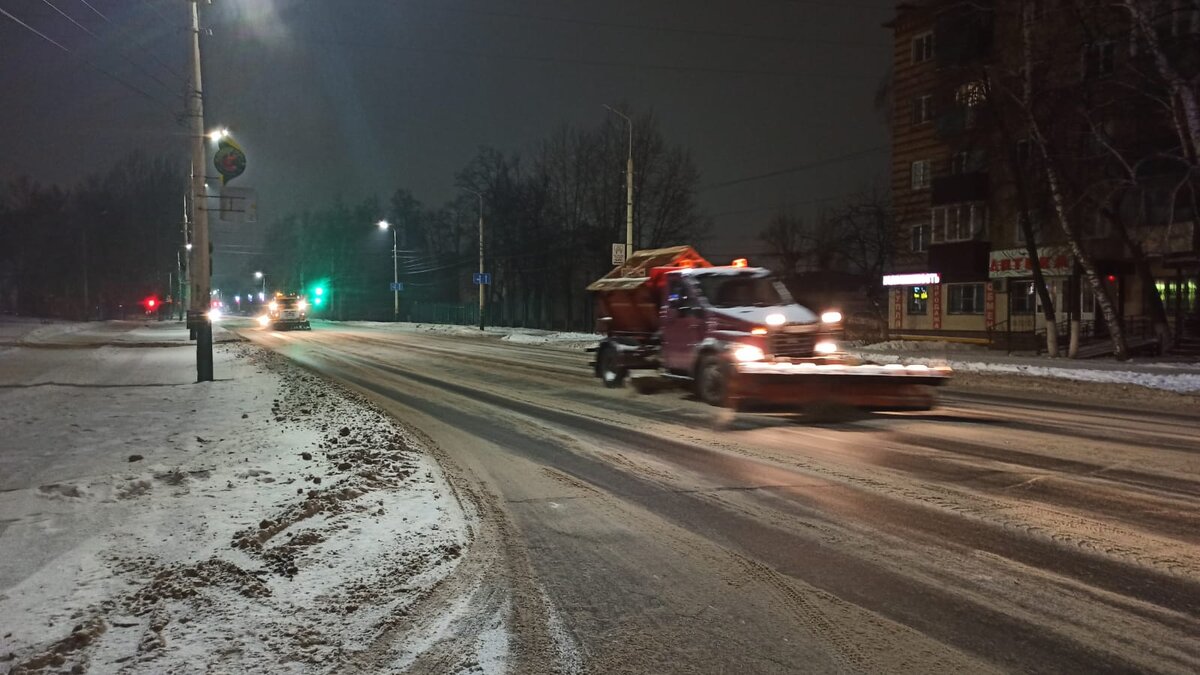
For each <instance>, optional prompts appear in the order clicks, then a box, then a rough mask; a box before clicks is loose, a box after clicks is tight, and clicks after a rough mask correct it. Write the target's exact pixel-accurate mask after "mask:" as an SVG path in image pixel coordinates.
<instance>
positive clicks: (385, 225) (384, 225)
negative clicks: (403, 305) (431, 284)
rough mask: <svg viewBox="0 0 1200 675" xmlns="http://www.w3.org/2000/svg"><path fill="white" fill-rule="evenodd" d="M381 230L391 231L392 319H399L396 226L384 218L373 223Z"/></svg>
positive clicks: (398, 267) (398, 268) (398, 266)
mask: <svg viewBox="0 0 1200 675" xmlns="http://www.w3.org/2000/svg"><path fill="white" fill-rule="evenodd" d="M375 224H376V225H378V226H379V229H381V230H389V229H390V230H391V231H392V320H393V321H399V320H400V265H399V263H397V254H398V251H397V249H396V228H394V227H392V224H391V223H389V222H388V221H386V220H381V221H379V222H378V223H375Z"/></svg>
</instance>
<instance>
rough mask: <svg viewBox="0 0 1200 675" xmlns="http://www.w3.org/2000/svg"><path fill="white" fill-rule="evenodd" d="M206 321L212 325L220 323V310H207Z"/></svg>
mask: <svg viewBox="0 0 1200 675" xmlns="http://www.w3.org/2000/svg"><path fill="white" fill-rule="evenodd" d="M208 320H209V321H212V322H214V323H215V322H217V321H220V320H221V309H220V308H219V307H213V308H212V309H210V310H208Z"/></svg>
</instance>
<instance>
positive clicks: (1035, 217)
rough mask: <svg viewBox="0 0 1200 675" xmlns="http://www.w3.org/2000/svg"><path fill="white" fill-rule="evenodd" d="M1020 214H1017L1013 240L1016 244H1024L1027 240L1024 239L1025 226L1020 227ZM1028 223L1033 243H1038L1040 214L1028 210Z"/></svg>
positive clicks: (1040, 238)
mask: <svg viewBox="0 0 1200 675" xmlns="http://www.w3.org/2000/svg"><path fill="white" fill-rule="evenodd" d="M1020 218H1021V215H1020V214H1017V222H1016V226H1017V231H1016V234H1015V236H1014V237H1013V240H1014V241H1016V242H1017V243H1018V244H1021V245H1025V244H1027V243H1029V242H1027V241H1026V240H1025V228H1023V227H1021V220H1020ZM1029 225H1030V227H1031V228H1032V229H1033V243H1035V244H1036V243H1038V242H1039V241H1041V240H1042V216H1041V214H1040V213H1038V212H1037V211H1030V212H1029Z"/></svg>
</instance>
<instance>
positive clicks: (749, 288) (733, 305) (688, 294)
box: [588, 246, 950, 410]
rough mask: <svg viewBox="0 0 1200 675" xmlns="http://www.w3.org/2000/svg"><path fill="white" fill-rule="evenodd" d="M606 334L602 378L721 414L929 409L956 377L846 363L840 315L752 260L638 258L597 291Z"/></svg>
mask: <svg viewBox="0 0 1200 675" xmlns="http://www.w3.org/2000/svg"><path fill="white" fill-rule="evenodd" d="M588 290H589V291H592V292H593V293H595V294H596V299H597V309H598V312H599V317H598V323H599V326H598V328H599V331H600V332H601V333H602V334H603V335H604V336H605V337H604V338H603V339H602V340H601V342H600V344H599V345H598V346H597V347H595V348H594V351H595V354H596V359H595V361H594V362H593V366H594V369H595V374H596V376H597V377H599V378H600V379H601V380H602V381H603V383H604V384H605V385H606V386H608V387H619V386H622V385H623V384H624V382H625V380H626V378H627V377H628V376H629V374H630V372H631V371H634V370H644V371H651V372H653V373H655V374H657V375H659V376H661V377H663V378H671V379H676V380H681V381H685V382H687V383H688V384H690V385H691V386H692V387H693V388H694V390H695V393H696V395H697V396H698V397H699V398H700V399H701V400H703V401H705V402H707V403H710V404H712V405H718V406H726V407H732V408H739V407H742V406H744V405H746V404H766V405H769V406H773V407H778V406H785V407H791V406H796V407H801V406H805V405H809V404H813V403H836V404H843V405H850V406H855V407H863V408H875V409H910V410H928V409H930V408H932V407H933V406H934V404H935V403H936V396H935V392H934V387H937V386H939V385H942V384H945V383H946V382H947V381H948V380H949V376H950V371H949V369H948V368H930V367H927V366H919V365H910V366H904V365H899V364H891V365H878V364H873V363H867V362H864V361H862V360H860V359H855V358H852V357H850V356H848V355H847V354H846V353H845V352H844V351H842V348H841V346H840V345H839V344H838V339H839V337H840V336H841V335H842V315H841V314H840V313H839V312H837V311H833V310H830V311H825V312H823V313H821V314H819V315H818V314H817V313H816V312H813V311H812V310H810V309H808V308H807V307H803V306H801V305H800V304H798V303H796V302H795V301H794V300H792V298H791V296H790V295H789V294H788V291H787V289H786V288H785V287H784V285H783V284H782V283H780V282H779V281H778V280H776V279H775V278H774V277H773V276H772V275H771V273H770V271H769V270H766V269H764V268H761V267H750V266H749V265H748V264H747V262H746V261H745V260H737V261H734V263H733V264H731V265H728V266H714V265H712V264H711V263H709V262H708V261H707V260H705V259H704V258H702V257H700V255H699V254H698V253H697V252H696V251H695V250H694V249H692V248H691V247H690V246H677V247H673V248H662V249H653V250H646V251H638V252H636V253H634V254H633V255H632V256H631V257H630V258H629V260H627V261H626V262H625V263H624V264H623V265H620V266H618V267H616V268H615V269H613V270H612V271H611V272H609V273H608V274H607V275H605V276H604V277H603V278H601V279H599V280H597V281H595V282H593V283H592V284H591V285H589V286H588Z"/></svg>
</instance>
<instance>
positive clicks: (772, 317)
mask: <svg viewBox="0 0 1200 675" xmlns="http://www.w3.org/2000/svg"><path fill="white" fill-rule="evenodd" d="M766 322H767V325H768V326H782V325H783V324H785V323H787V317H786V316H784V315H782V314H768V315H767V318H766Z"/></svg>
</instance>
